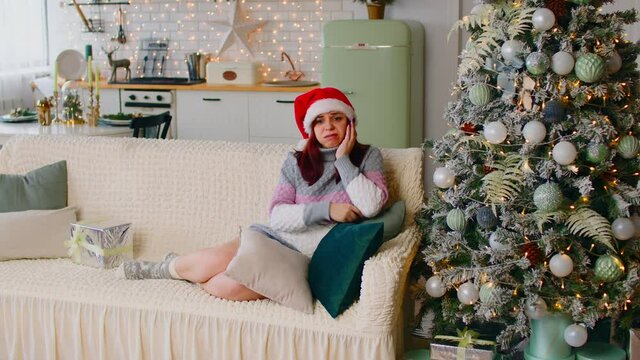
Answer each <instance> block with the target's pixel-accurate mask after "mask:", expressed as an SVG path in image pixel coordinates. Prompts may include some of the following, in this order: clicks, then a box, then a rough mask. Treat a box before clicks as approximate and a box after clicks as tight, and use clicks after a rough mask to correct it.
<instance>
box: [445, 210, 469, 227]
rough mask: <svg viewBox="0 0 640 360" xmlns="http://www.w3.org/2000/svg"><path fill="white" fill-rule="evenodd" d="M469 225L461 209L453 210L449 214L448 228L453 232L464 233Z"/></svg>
mask: <svg viewBox="0 0 640 360" xmlns="http://www.w3.org/2000/svg"><path fill="white" fill-rule="evenodd" d="M466 225H467V220H466V219H465V217H464V211H462V210H460V209H453V210H451V211H449V213H448V214H447V226H448V227H449V228H450V229H451V230H455V231H464V227H465V226H466Z"/></svg>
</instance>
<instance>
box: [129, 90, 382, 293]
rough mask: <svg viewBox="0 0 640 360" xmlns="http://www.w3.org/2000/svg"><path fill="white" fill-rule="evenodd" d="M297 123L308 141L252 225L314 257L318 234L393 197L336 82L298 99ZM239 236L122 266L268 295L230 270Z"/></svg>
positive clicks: (208, 287)
mask: <svg viewBox="0 0 640 360" xmlns="http://www.w3.org/2000/svg"><path fill="white" fill-rule="evenodd" d="M294 111H295V118H296V123H297V125H298V129H299V130H300V132H301V133H302V136H303V138H304V139H306V144H305V146H304V149H303V150H302V151H296V152H292V153H290V154H289V155H288V156H287V158H286V159H285V161H284V164H283V165H282V169H281V172H280V180H279V183H278V186H277V187H276V190H275V194H274V196H273V199H272V201H271V204H270V207H269V214H270V216H269V220H270V221H269V222H270V223H269V225H268V226H267V225H261V224H254V225H251V227H250V228H251V229H253V230H255V231H258V232H261V233H262V234H264V235H265V236H267V237H269V238H271V239H273V240H275V241H278V242H279V243H280V244H282V245H283V246H287V247H289V248H292V249H294V250H297V251H299V252H301V253H303V254H305V255H307V256H309V257H310V256H311V255H312V254H313V252H314V251H315V249H316V247H317V246H318V244H319V243H320V240H322V238H323V237H324V236H325V235H326V234H327V233H328V232H329V230H330V229H331V228H332V227H333V226H334V225H335V224H336V223H338V222H353V221H356V220H358V219H361V218H363V217H373V216H375V215H376V214H377V213H378V212H379V211H380V209H381V208H382V206H383V205H384V203H385V202H386V200H387V187H386V183H385V180H384V173H383V168H382V155H381V153H380V150H378V149H377V148H375V147H372V146H369V145H362V144H360V143H358V141H357V140H356V138H357V133H356V129H355V125H356V116H355V111H354V109H353V106H352V105H351V103H350V102H349V100H348V99H347V97H346V96H345V95H344V94H343V93H342V92H340V91H339V90H337V89H334V88H318V89H314V90H311V91H309V92H307V93H305V94H302V95H300V96H298V97H297V98H296V99H295V102H294ZM239 245H240V241H239V239H234V240H232V241H230V242H228V243H225V244H222V245H218V246H216V247H213V248H206V249H201V250H198V251H196V252H194V253H191V254H187V255H183V256H178V255H176V254H173V253H170V254H167V255H166V256H165V258H164V260H162V261H161V262H157V263H154V262H146V261H132V262H126V263H124V264H122V265H121V266H120V268H119V272H120V276H124V277H126V278H127V279H165V278H166V279H184V280H188V281H191V282H193V283H198V284H200V285H201V286H202V288H203V289H204V290H205V291H207V292H208V293H210V294H212V295H214V296H217V297H220V298H224V299H229V300H256V299H261V298H263V296H262V295H261V294H258V293H256V292H254V291H252V290H251V289H249V288H247V287H245V286H244V285H242V284H240V283H238V282H236V281H235V280H233V279H231V278H230V277H228V276H227V275H226V274H225V270H226V269H227V266H228V265H229V263H230V262H231V260H232V259H233V257H234V256H235V255H236V253H237V251H238V247H239Z"/></svg>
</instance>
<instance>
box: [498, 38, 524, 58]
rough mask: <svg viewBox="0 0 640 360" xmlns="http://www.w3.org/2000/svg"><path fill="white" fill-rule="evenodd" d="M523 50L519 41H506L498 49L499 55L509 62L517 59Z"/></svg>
mask: <svg viewBox="0 0 640 360" xmlns="http://www.w3.org/2000/svg"><path fill="white" fill-rule="evenodd" d="M523 48H524V44H523V43H522V41H520V40H507V41H505V42H504V44H502V47H500V53H501V54H502V57H503V58H504V59H505V60H507V61H511V60H514V59H516V58H519V55H520V54H521V53H522V49H523Z"/></svg>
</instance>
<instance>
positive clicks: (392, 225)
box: [362, 200, 406, 241]
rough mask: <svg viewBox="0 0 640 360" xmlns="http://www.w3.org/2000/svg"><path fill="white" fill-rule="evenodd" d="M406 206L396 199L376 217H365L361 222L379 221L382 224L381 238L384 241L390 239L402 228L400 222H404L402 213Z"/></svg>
mask: <svg viewBox="0 0 640 360" xmlns="http://www.w3.org/2000/svg"><path fill="white" fill-rule="evenodd" d="M405 211H406V208H405V205H404V201H402V200H399V201H396V202H395V203H394V204H393V205H391V207H390V208H388V209H387V210H385V211H383V212H382V213H380V214H378V215H377V216H376V217H373V218H371V219H367V220H365V221H363V222H362V224H370V223H376V222H381V223H383V224H384V235H383V236H382V238H383V239H384V241H387V240H391V239H393V238H394V237H396V235H398V234H399V233H400V230H402V224H404V214H405Z"/></svg>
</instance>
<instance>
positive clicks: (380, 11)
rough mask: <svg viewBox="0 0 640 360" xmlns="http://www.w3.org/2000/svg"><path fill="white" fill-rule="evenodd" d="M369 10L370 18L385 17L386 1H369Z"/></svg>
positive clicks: (378, 18)
mask: <svg viewBox="0 0 640 360" xmlns="http://www.w3.org/2000/svg"><path fill="white" fill-rule="evenodd" d="M367 11H368V13H369V20H380V19H384V3H380V2H372V3H367Z"/></svg>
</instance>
